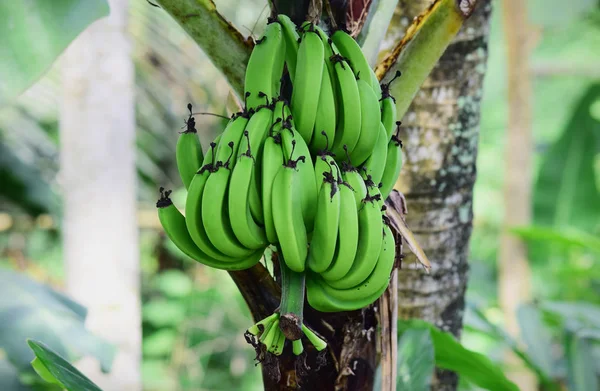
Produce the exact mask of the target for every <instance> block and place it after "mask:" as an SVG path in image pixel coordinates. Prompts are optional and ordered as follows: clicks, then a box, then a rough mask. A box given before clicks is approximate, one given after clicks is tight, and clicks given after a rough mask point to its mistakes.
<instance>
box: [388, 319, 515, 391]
mask: <svg viewBox="0 0 600 391" xmlns="http://www.w3.org/2000/svg"><path fill="white" fill-rule="evenodd" d="M408 329H428V330H429V332H430V333H431V339H432V341H433V347H434V349H435V364H436V366H438V367H440V368H443V369H448V370H450V371H454V372H456V373H458V375H459V376H460V377H465V378H466V379H467V380H468V381H469V382H470V383H473V384H475V385H477V386H479V387H481V388H485V389H487V390H494V391H503V390H507V391H519V389H518V387H517V386H516V385H515V384H514V383H513V382H511V381H510V380H508V379H507V378H506V376H504V373H502V370H500V368H498V367H497V366H496V365H495V364H494V363H492V362H491V361H490V360H489V359H488V358H487V357H486V356H484V355H483V354H480V353H476V352H473V351H471V350H468V349H466V348H464V347H463V346H462V345H461V344H460V343H459V342H458V341H456V339H454V336H452V335H451V334H448V333H445V332H443V331H440V330H439V329H438V328H436V327H435V326H434V325H432V324H429V323H427V322H425V321H422V320H416V319H413V320H409V321H401V322H399V323H398V331H399V332H400V333H403V332H404V331H406V330H408Z"/></svg>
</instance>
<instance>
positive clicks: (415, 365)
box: [396, 329, 435, 391]
mask: <svg viewBox="0 0 600 391" xmlns="http://www.w3.org/2000/svg"><path fill="white" fill-rule="evenodd" d="M434 369H435V353H434V349H433V342H432V341H431V335H430V334H429V330H427V329H408V330H406V331H405V332H404V333H403V334H402V338H400V341H399V342H398V378H397V382H396V383H397V389H398V390H399V391H428V390H429V387H430V383H431V376H432V375H433V370H434Z"/></svg>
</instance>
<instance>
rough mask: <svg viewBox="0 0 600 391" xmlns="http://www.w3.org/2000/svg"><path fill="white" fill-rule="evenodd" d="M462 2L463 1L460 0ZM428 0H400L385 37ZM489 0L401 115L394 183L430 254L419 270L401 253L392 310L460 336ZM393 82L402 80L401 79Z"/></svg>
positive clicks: (444, 382)
mask: <svg viewBox="0 0 600 391" xmlns="http://www.w3.org/2000/svg"><path fill="white" fill-rule="evenodd" d="M465 2H466V3H468V1H465ZM428 4H429V0H416V1H415V0H410V1H409V0H400V1H399V3H398V6H397V8H396V14H395V15H394V18H393V20H392V24H391V26H390V29H389V30H388V34H387V37H386V42H394V41H396V40H398V39H399V38H400V37H402V35H403V30H404V29H405V27H404V26H406V25H407V24H408V22H409V21H410V20H412V19H413V18H414V17H415V16H416V15H418V14H419V12H421V10H422V9H424V8H425V7H427V5H428ZM490 13H491V0H485V1H479V5H478V7H477V8H476V9H475V11H474V13H473V14H472V15H471V17H470V18H469V19H467V21H466V22H465V24H464V26H463V28H462V29H461V30H460V32H459V33H458V35H457V36H456V38H455V40H454V42H453V43H452V44H451V45H450V46H448V48H447V49H446V51H445V53H444V55H443V56H442V58H441V59H440V61H439V63H438V64H437V65H436V67H435V68H434V70H433V71H432V72H431V74H430V76H429V77H428V78H427V80H426V81H425V83H424V84H423V86H422V87H421V90H420V92H419V93H418V94H417V96H416V97H415V99H414V101H413V102H412V104H411V106H410V108H409V110H408V112H407V113H406V115H404V118H402V128H401V136H400V138H401V139H402V141H403V143H404V152H405V156H406V164H405V166H404V167H403V169H402V173H401V175H400V178H399V180H398V182H397V184H396V188H397V189H399V190H400V191H401V192H403V193H404V195H405V196H406V201H407V205H408V215H407V223H408V225H409V227H410V228H411V229H412V230H413V232H414V233H415V236H416V238H417V241H418V242H419V243H420V244H421V246H422V247H423V249H424V250H425V253H426V254H427V255H428V257H429V260H430V261H431V264H432V268H431V273H430V274H426V273H423V271H422V270H421V268H419V267H416V265H417V264H418V263H417V262H416V260H415V256H414V255H413V254H407V257H406V258H405V259H404V261H403V264H405V265H411V266H405V267H404V268H402V269H401V270H400V271H399V273H398V296H399V297H398V316H399V317H400V318H420V319H424V320H427V321H429V322H431V323H433V324H435V325H436V326H437V327H439V328H440V329H442V330H444V331H448V332H451V333H452V334H454V335H455V336H456V337H457V338H458V337H460V334H461V330H462V321H463V313H464V305H465V290H466V286H467V274H468V269H469V265H468V254H469V238H470V236H471V230H472V222H473V185H474V183H475V176H476V166H475V163H476V160H477V145H478V135H479V115H480V103H481V97H482V85H483V77H484V72H485V65H486V59H487V43H488V32H489V17H490ZM397 88H402V82H401V79H400V81H399V83H398V85H397ZM436 375H437V376H436V379H435V382H434V386H433V389H434V390H455V389H456V386H457V382H458V378H457V376H456V374H454V373H452V372H447V371H442V370H438V371H437V373H436Z"/></svg>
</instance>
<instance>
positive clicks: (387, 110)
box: [380, 71, 401, 141]
mask: <svg viewBox="0 0 600 391" xmlns="http://www.w3.org/2000/svg"><path fill="white" fill-rule="evenodd" d="M400 75H401V73H400V71H397V72H396V74H395V75H394V77H393V78H392V79H391V80H390V81H389V82H387V83H384V84H382V85H381V98H380V102H381V103H380V106H381V122H382V123H383V126H384V127H385V131H386V133H387V139H388V141H389V140H390V139H391V138H392V135H393V134H394V130H396V116H397V113H396V99H394V97H393V96H392V95H390V85H391V84H392V82H393V81H394V80H396V79H397V78H399V77H400Z"/></svg>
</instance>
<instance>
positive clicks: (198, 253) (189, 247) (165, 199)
mask: <svg viewBox="0 0 600 391" xmlns="http://www.w3.org/2000/svg"><path fill="white" fill-rule="evenodd" d="M160 191H161V198H160V200H159V201H158V202H157V203H156V206H157V207H158V218H159V220H160V223H161V225H162V226H163V228H164V230H165V233H166V234H167V236H168V237H169V239H171V241H172V242H173V243H174V244H175V246H177V248H179V249H180V250H181V251H182V252H183V253H184V254H185V255H187V256H188V257H190V258H192V259H194V260H196V261H198V262H200V263H202V264H204V265H206V266H209V267H214V268H216V269H223V270H243V269H247V268H250V267H252V266H254V265H256V264H257V263H258V262H259V261H260V259H261V258H262V255H263V252H264V250H259V251H255V252H254V253H252V254H251V255H250V256H248V257H247V258H245V259H238V260H236V261H235V262H229V263H227V262H222V261H220V260H217V259H214V258H211V257H210V256H208V255H207V254H205V253H204V252H203V251H202V250H200V249H199V248H198V246H196V243H194V241H193V240H192V238H191V236H190V234H189V232H188V230H187V226H186V221H185V217H184V216H183V215H182V214H181V212H180V211H179V210H178V209H177V208H176V207H175V205H173V202H172V201H171V199H170V198H169V194H170V193H171V192H170V191H167V192H163V191H164V189H163V188H162V187H161V189H160Z"/></svg>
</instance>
